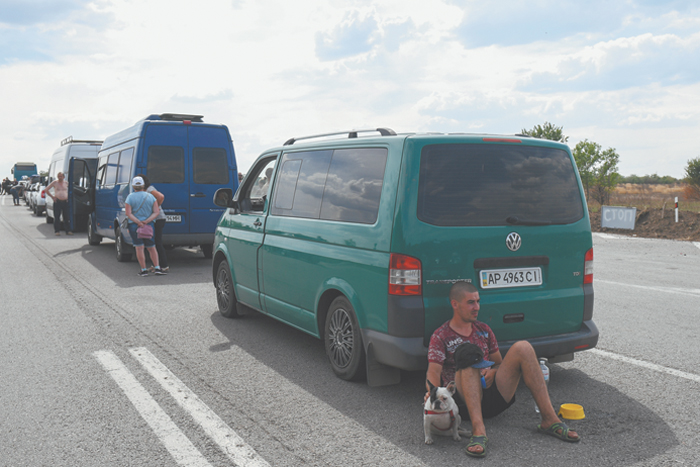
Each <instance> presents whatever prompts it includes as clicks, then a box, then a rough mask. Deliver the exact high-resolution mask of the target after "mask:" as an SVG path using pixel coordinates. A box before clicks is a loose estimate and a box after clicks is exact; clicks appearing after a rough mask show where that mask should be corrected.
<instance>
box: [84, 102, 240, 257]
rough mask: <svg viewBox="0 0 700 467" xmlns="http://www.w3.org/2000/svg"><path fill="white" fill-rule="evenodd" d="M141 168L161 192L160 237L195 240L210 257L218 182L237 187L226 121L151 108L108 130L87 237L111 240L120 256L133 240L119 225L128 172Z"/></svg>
mask: <svg viewBox="0 0 700 467" xmlns="http://www.w3.org/2000/svg"><path fill="white" fill-rule="evenodd" d="M137 174H144V175H146V176H147V177H148V178H149V180H150V182H151V184H152V185H153V186H154V187H155V188H156V189H157V190H158V191H160V192H161V193H163V194H164V195H165V201H164V202H163V205H162V209H163V210H164V212H165V214H166V224H165V228H164V229H163V244H164V245H165V246H166V247H173V246H190V247H192V246H199V247H201V250H202V253H203V254H204V256H205V257H207V258H211V256H212V247H213V243H214V231H215V230H216V224H217V222H218V220H219V217H221V214H222V212H223V211H224V209H222V208H221V207H218V206H216V205H214V202H213V196H214V193H215V192H216V190H218V189H219V188H230V189H232V190H234V191H235V190H236V189H237V188H238V176H237V174H238V170H237V167H236V157H235V154H234V151H233V142H232V140H231V135H230V133H229V130H228V128H227V127H226V126H225V125H222V124H211V123H205V122H204V121H203V117H202V116H201V115H186V114H172V113H166V114H160V115H149V116H148V117H146V118H145V119H143V120H140V121H139V122H137V123H136V124H135V125H133V126H132V127H130V128H127V129H125V130H123V131H121V132H119V133H116V134H114V135H112V136H109V137H107V138H106V139H105V141H104V143H103V144H102V148H101V149H100V152H99V155H98V163H97V174H96V180H95V188H94V210H93V212H92V214H91V215H90V218H89V219H88V227H87V230H88V242H89V243H90V244H91V245H97V244H99V243H100V241H101V240H102V238H104V237H107V238H111V239H113V240H115V244H116V255H117V260H118V261H129V260H130V259H131V256H132V254H133V247H132V245H133V242H132V240H131V237H130V236H129V232H128V231H122V229H120V227H119V226H120V223H121V221H122V220H123V219H124V217H125V210H124V200H126V197H127V196H128V195H129V193H130V192H131V183H130V182H131V179H132V178H133V177H134V176H136V175H137Z"/></svg>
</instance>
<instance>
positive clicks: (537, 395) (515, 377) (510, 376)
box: [470, 341, 578, 439]
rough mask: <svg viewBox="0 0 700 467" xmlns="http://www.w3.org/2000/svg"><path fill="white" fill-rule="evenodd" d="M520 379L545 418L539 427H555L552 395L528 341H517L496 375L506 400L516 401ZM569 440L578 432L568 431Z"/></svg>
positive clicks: (555, 418) (555, 419)
mask: <svg viewBox="0 0 700 467" xmlns="http://www.w3.org/2000/svg"><path fill="white" fill-rule="evenodd" d="M521 377H522V379H523V382H524V383H525V386H527V388H528V389H529V390H530V393H532V397H533V398H534V399H535V402H536V403H537V406H538V407H539V408H540V415H541V416H542V423H541V425H540V426H541V427H542V428H543V429H547V428H549V427H550V426H552V424H554V423H557V422H561V420H560V419H559V417H557V413H556V412H555V411H554V407H552V401H551V400H550V399H549V392H548V391H547V385H546V384H545V382H544V376H543V375H542V369H541V368H540V364H539V362H538V361H537V355H536V354H535V350H534V349H533V348H532V345H530V343H529V342H527V341H518V342H516V343H515V344H513V346H512V347H511V348H510V349H509V350H508V353H507V354H506V356H505V357H504V358H503V363H501V366H500V368H499V369H498V372H496V384H497V387H498V390H499V392H500V393H501V395H502V396H503V399H505V400H506V401H510V400H511V399H512V398H513V396H514V395H515V391H516V389H518V383H519V382H520V378H521ZM470 413H471V412H470ZM569 438H571V439H576V438H578V434H577V433H576V432H575V431H569Z"/></svg>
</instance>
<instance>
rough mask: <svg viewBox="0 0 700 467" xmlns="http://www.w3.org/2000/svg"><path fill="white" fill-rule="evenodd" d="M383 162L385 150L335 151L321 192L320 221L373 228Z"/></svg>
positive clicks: (382, 176)
mask: <svg viewBox="0 0 700 467" xmlns="http://www.w3.org/2000/svg"><path fill="white" fill-rule="evenodd" d="M386 158H387V150H386V149H385V148H362V149H340V150H336V151H334V152H333V160H332V161H331V166H330V168H329V169H328V177H327V178H326V188H325V190H324V191H323V202H322V204H321V219H327V220H331V221H342V222H359V223H361V224H374V222H375V221H376V220H377V213H378V212H379V199H380V197H381V194H382V184H383V182H384V169H385V167H386Z"/></svg>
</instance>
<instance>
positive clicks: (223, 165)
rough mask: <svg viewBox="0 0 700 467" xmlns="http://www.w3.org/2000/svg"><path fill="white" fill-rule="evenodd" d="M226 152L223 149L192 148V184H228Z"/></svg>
mask: <svg viewBox="0 0 700 467" xmlns="http://www.w3.org/2000/svg"><path fill="white" fill-rule="evenodd" d="M227 159H228V158H227V157H226V150H225V149H223V148H194V150H193V151H192V167H193V171H194V174H193V175H194V182H195V183H201V184H208V185H225V184H227V183H228V178H229V175H228V174H229V170H228V160H227Z"/></svg>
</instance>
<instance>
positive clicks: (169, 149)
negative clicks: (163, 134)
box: [146, 146, 185, 184]
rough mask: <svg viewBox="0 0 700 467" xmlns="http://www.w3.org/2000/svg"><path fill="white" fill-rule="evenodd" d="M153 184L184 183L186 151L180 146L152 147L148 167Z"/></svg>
mask: <svg viewBox="0 0 700 467" xmlns="http://www.w3.org/2000/svg"><path fill="white" fill-rule="evenodd" d="M146 170H147V172H146V173H147V174H148V178H149V179H150V181H151V183H153V184H155V183H184V182H185V151H184V150H183V149H182V147H180V146H151V147H149V148H148V165H147V167H146Z"/></svg>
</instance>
